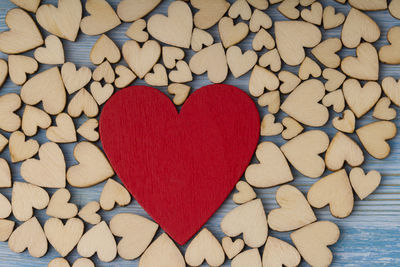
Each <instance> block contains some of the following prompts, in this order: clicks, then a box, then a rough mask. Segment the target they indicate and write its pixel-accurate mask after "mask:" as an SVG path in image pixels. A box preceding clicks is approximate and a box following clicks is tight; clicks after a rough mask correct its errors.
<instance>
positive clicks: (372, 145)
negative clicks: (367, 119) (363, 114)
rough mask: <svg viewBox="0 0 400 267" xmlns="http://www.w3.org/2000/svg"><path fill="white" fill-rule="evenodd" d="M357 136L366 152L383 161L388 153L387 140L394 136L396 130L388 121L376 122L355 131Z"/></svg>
mask: <svg viewBox="0 0 400 267" xmlns="http://www.w3.org/2000/svg"><path fill="white" fill-rule="evenodd" d="M356 133H357V136H358V138H359V139H360V141H361V143H362V144H363V146H364V148H365V149H366V150H367V152H368V153H369V154H370V155H371V156H373V157H374V158H377V159H384V158H386V157H387V156H388V155H389V153H390V146H389V144H388V143H387V140H389V139H392V138H394V137H395V136H396V133H397V128H396V125H395V124H394V123H393V122H390V121H376V122H373V123H370V124H367V125H365V126H363V127H361V128H359V129H357V130H356Z"/></svg>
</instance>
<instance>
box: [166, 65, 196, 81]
mask: <svg viewBox="0 0 400 267" xmlns="http://www.w3.org/2000/svg"><path fill="white" fill-rule="evenodd" d="M168 77H169V79H170V80H171V81H172V82H176V83H185V82H190V81H192V80H193V76H192V72H191V71H190V67H189V65H188V64H187V63H186V61H183V60H179V61H178V62H177V63H176V70H172V71H171V72H170V73H169V75H168Z"/></svg>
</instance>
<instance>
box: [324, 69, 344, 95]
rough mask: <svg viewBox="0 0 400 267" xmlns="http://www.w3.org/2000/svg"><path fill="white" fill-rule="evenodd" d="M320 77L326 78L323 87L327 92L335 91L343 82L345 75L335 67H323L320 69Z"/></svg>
mask: <svg viewBox="0 0 400 267" xmlns="http://www.w3.org/2000/svg"><path fill="white" fill-rule="evenodd" d="M322 77H324V79H325V80H327V81H326V83H325V89H326V91H328V92H332V91H335V90H336V89H338V88H339V87H340V86H341V85H342V84H343V82H344V80H346V75H344V74H343V73H341V72H340V71H338V70H335V69H324V70H323V71H322Z"/></svg>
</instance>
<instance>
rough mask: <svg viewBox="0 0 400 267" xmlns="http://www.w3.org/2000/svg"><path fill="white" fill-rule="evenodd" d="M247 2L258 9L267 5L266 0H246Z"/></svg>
mask: <svg viewBox="0 0 400 267" xmlns="http://www.w3.org/2000/svg"><path fill="white" fill-rule="evenodd" d="M247 2H248V3H249V4H250V5H251V6H252V7H254V8H256V9H259V10H266V9H267V8H268V6H269V3H268V1H267V0H247Z"/></svg>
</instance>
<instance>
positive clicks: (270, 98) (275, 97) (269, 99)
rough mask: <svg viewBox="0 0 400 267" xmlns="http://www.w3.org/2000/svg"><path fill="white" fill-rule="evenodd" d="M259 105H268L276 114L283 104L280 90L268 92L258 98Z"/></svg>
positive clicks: (271, 111)
mask: <svg viewBox="0 0 400 267" xmlns="http://www.w3.org/2000/svg"><path fill="white" fill-rule="evenodd" d="M257 102H258V105H260V107H265V106H268V112H269V113H271V114H276V113H278V111H279V108H280V106H281V98H280V94H279V91H272V92H267V93H265V94H263V95H261V96H260V97H259V98H258V101H257Z"/></svg>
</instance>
